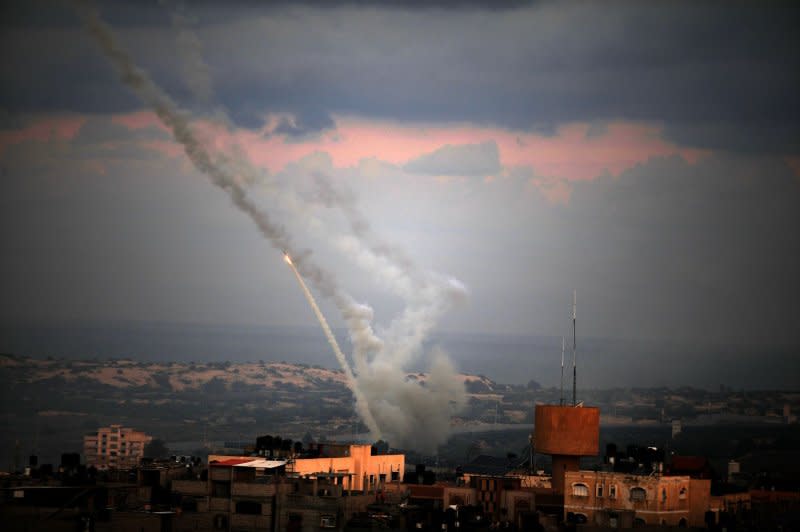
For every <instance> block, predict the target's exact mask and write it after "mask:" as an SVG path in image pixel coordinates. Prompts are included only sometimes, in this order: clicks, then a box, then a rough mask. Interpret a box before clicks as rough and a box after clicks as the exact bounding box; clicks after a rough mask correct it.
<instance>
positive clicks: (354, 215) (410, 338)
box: [75, 2, 466, 452]
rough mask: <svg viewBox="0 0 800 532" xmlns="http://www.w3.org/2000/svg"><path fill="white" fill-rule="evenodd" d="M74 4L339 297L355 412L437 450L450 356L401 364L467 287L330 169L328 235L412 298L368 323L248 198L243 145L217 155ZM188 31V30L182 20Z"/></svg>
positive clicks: (233, 189) (135, 80) (455, 385)
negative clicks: (344, 229) (413, 370)
mask: <svg viewBox="0 0 800 532" xmlns="http://www.w3.org/2000/svg"><path fill="white" fill-rule="evenodd" d="M75 5H76V6H77V7H78V11H79V13H80V14H81V16H82V18H83V20H84V23H85V25H86V27H87V29H88V31H89V33H90V34H91V35H92V37H93V38H94V39H95V40H96V41H97V42H98V44H99V45H100V46H101V48H102V50H103V52H104V53H105V54H106V56H107V57H108V58H109V60H110V61H111V62H112V63H113V65H114V66H115V67H116V68H117V70H118V71H119V73H120V75H121V79H122V81H123V82H124V83H125V84H126V85H128V86H129V87H131V88H132V89H133V90H134V91H135V92H136V94H137V95H138V96H139V97H140V98H141V99H142V100H143V102H144V103H145V104H146V105H148V106H149V107H150V108H152V109H153V111H154V112H155V113H156V115H157V116H158V118H159V119H160V120H161V121H162V123H163V124H164V125H165V126H166V127H168V128H169V129H170V131H172V134H173V137H174V138H175V140H176V141H177V142H178V143H180V144H181V145H182V146H183V148H184V151H185V153H186V155H187V157H188V158H189V159H190V161H191V162H192V163H193V165H194V166H195V167H196V168H197V169H198V170H199V171H201V172H202V173H203V174H205V175H206V176H208V177H209V179H210V180H211V182H212V183H213V184H214V185H216V186H217V187H219V188H221V189H223V190H224V191H225V192H226V193H227V194H228V196H229V197H230V199H231V201H232V202H233V204H234V205H235V206H236V207H237V208H238V209H239V210H240V211H242V212H243V213H245V214H246V215H247V216H248V217H249V218H250V219H251V220H252V221H253V222H254V223H255V224H256V226H257V227H258V229H259V231H260V232H261V234H262V235H263V236H264V237H265V238H266V239H267V240H268V241H269V242H270V243H271V244H272V245H273V246H274V247H275V248H277V249H281V250H285V251H288V252H289V254H290V255H291V257H292V259H293V264H292V266H293V269H294V271H295V273H296V275H297V276H298V280H300V282H301V285H304V283H303V282H302V281H303V279H307V280H308V281H309V282H310V283H311V284H312V285H313V286H314V288H315V289H316V290H317V291H319V292H320V293H321V294H322V295H323V296H325V297H326V298H328V299H330V300H331V301H333V302H334V304H335V305H336V307H337V309H338V310H339V312H340V313H341V316H342V318H343V319H344V321H345V323H346V324H347V328H348V331H349V335H350V340H351V342H352V344H353V348H354V353H353V359H354V362H355V365H356V374H354V373H353V372H352V370H351V368H350V366H349V364H348V362H347V360H346V358H345V357H344V355H343V354H341V350H338V345H336V347H334V351H335V353H336V354H337V359H338V361H339V363H340V366H341V367H342V370H343V371H344V372H345V375H346V376H347V379H348V386H349V387H350V389H351V391H352V392H353V395H354V397H355V399H356V410H357V413H358V415H359V416H360V417H361V419H362V420H363V421H364V422H365V424H366V425H367V427H368V429H369V430H370V432H371V433H372V434H373V435H376V434H381V435H383V436H384V437H386V438H388V439H389V440H390V441H391V442H392V443H394V444H395V445H398V446H408V447H413V448H416V449H419V450H421V451H423V452H433V451H435V449H436V447H437V446H438V445H439V444H441V443H443V442H444V441H446V439H447V437H448V434H449V420H450V416H451V415H452V413H453V412H455V411H457V410H458V409H459V408H461V407H462V406H463V404H464V397H465V394H464V386H463V383H462V382H461V381H459V380H458V379H457V376H456V372H455V370H454V368H453V366H452V364H451V363H450V362H449V361H448V360H447V358H446V356H445V355H444V353H442V352H435V353H433V362H432V364H431V367H430V371H429V374H428V376H427V377H426V378H425V379H424V381H423V382H418V381H417V380H414V379H409V378H408V376H407V372H406V369H405V368H406V367H407V366H408V364H409V363H410V362H412V361H413V360H414V359H415V358H416V357H418V356H419V355H420V354H421V351H422V344H423V341H424V340H425V338H426V337H427V335H428V334H429V332H430V330H431V329H432V327H433V326H434V325H435V323H436V322H437V321H438V319H439V318H440V317H441V315H442V314H443V313H445V312H446V311H447V310H449V309H450V308H452V307H453V305H455V304H457V303H458V302H459V301H461V300H463V299H464V297H465V294H466V290H465V289H464V287H463V285H461V284H460V283H459V282H457V281H455V280H451V279H448V278H446V277H443V276H441V275H438V274H435V273H432V272H428V271H426V270H423V269H421V268H419V267H418V266H417V265H416V264H415V263H414V262H413V261H412V260H410V258H409V257H408V256H407V255H406V254H405V253H403V252H402V250H400V249H398V248H396V247H393V246H391V245H389V244H387V243H385V242H384V241H382V240H381V239H380V238H379V237H377V235H375V234H374V232H373V231H372V229H371V227H370V225H369V223H368V222H367V220H366V219H365V218H364V217H363V216H362V215H361V213H360V212H359V211H358V209H357V204H356V201H355V196H354V195H353V194H350V193H347V191H345V190H343V189H342V188H341V187H336V186H334V185H333V183H332V181H331V180H330V179H328V178H327V177H326V176H324V175H318V176H316V179H315V182H316V185H315V194H314V196H315V197H314V198H310V199H308V198H307V199H306V201H311V203H315V202H318V203H322V204H323V205H325V206H327V207H330V208H335V209H337V210H338V211H339V212H341V213H342V215H343V216H344V218H345V220H346V221H347V224H348V226H349V229H350V234H349V235H331V236H332V237H335V238H332V240H335V241H337V242H339V243H340V245H339V249H340V250H341V251H343V252H344V253H345V254H346V256H348V257H350V258H351V259H353V260H355V261H356V263H357V264H358V265H359V266H360V267H361V268H363V269H365V270H366V271H367V272H369V273H370V274H371V275H374V276H375V277H376V278H378V279H380V280H382V281H383V284H384V285H385V286H387V287H388V288H389V289H391V290H392V291H393V292H394V293H395V294H397V295H399V296H400V297H401V298H403V300H404V301H405V303H406V307H405V309H404V311H403V312H402V313H401V315H400V316H398V317H397V318H396V319H394V320H392V322H391V323H390V324H389V325H388V326H387V327H386V328H385V329H384V330H382V331H381V335H380V336H379V335H378V334H376V332H375V330H374V329H373V326H372V320H373V310H372V309H371V308H370V307H369V306H368V305H365V304H360V303H358V302H357V301H355V300H354V299H353V298H352V297H351V296H350V295H349V294H347V293H346V292H345V291H344V290H342V289H341V287H340V286H339V285H338V283H337V282H336V279H335V277H334V276H333V275H332V274H331V273H329V272H328V271H326V270H325V269H323V268H321V267H320V266H319V265H317V264H315V263H314V261H313V260H312V258H311V255H310V253H302V252H297V251H296V250H294V249H293V247H292V242H291V238H290V235H289V233H288V231H287V229H286V228H285V227H284V225H282V224H280V223H277V222H275V221H274V220H273V219H272V218H271V217H270V215H269V214H268V213H267V212H265V211H263V209H261V208H260V207H259V206H258V205H257V204H256V203H255V202H254V201H253V200H252V199H251V198H250V197H249V196H248V191H247V186H248V185H249V184H252V183H254V182H256V181H257V179H258V176H259V171H258V169H256V168H253V167H252V165H251V164H250V163H249V161H247V160H246V158H245V157H244V156H243V154H241V153H223V154H218V153H215V151H214V150H213V149H212V148H211V147H210V146H208V145H206V144H205V143H204V142H202V140H201V139H200V137H199V136H198V135H197V134H195V133H194V132H193V130H192V127H191V120H190V116H189V115H188V113H186V112H184V111H182V110H180V109H179V107H178V106H177V105H176V104H175V103H174V102H173V100H172V99H171V98H170V97H169V96H168V95H167V94H166V93H165V92H164V91H163V90H161V89H160V88H159V87H158V86H157V85H156V84H155V83H154V82H153V80H152V79H151V78H150V77H149V76H148V75H147V74H146V73H145V72H144V71H143V70H142V69H141V68H139V67H138V66H137V65H136V64H135V62H134V61H133V59H132V58H131V56H130V55H129V54H128V53H127V52H126V51H125V50H124V49H123V48H121V47H120V46H119V45H118V43H117V40H116V39H115V36H114V33H113V31H112V30H111V28H110V27H109V26H108V25H106V24H105V23H104V22H103V21H102V20H101V19H100V17H99V15H98V13H97V12H96V11H95V10H94V9H93V8H92V7H91V6H89V5H87V4H85V3H82V2H75ZM182 31H188V30H186V29H185V28H184V29H183V30H182ZM204 68H205V67H204ZM193 79H195V80H196V79H201V81H202V84H203V86H202V87H199V88H198V89H197V91H196V92H195V94H205V89H206V88H208V87H209V86H210V85H209V84H207V83H206V79H205V78H204V77H203V76H200V77H199V78H198V77H194V78H193V77H192V76H186V77H185V80H186V81H188V82H189V83H191V82H192V80H193ZM225 118H226V121H227V117H225ZM228 123H230V122H228ZM232 169H233V171H232ZM301 276H302V278H301ZM306 290H307V289H306ZM307 294H308V295H310V292H307ZM309 303H310V304H311V306H312V308H315V313H317V312H318V310H319V308H318V307H317V306H316V304H315V302H313V296H312V297H311V298H310V300H309ZM317 316H318V318H320V323H321V324H322V326H323V330H325V324H327V321H326V320H325V319H324V316H322V314H321V312H319V313H318V314H317ZM329 331H330V328H329V327H328V329H327V331H326V336H327V337H328V339H329V340H330V337H331V336H332V334H330V335H329V334H328V332H329ZM381 336H382V337H381ZM334 345H335V339H334V343H332V346H334ZM337 350H338V352H337ZM339 355H341V356H339ZM373 419H374V421H372V420H373Z"/></svg>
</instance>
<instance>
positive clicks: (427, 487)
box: [0, 355, 800, 531]
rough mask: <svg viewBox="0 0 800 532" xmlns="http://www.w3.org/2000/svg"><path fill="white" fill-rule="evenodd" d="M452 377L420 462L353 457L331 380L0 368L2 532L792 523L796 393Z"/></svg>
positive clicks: (178, 368)
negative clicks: (456, 391) (447, 410)
mask: <svg viewBox="0 0 800 532" xmlns="http://www.w3.org/2000/svg"><path fill="white" fill-rule="evenodd" d="M427 377H428V376H427V375H426V374H425V373H409V374H408V376H407V378H408V379H409V380H416V381H418V382H424V381H425V380H426V379H427ZM459 378H460V379H462V380H463V383H464V387H465V389H466V392H467V396H468V401H467V404H466V406H465V407H464V408H463V409H461V410H460V411H459V412H456V413H454V415H453V416H452V420H451V430H452V436H451V438H450V440H449V441H448V442H447V443H446V444H445V445H442V446H441V447H440V448H439V450H438V453H436V454H434V455H429V454H421V453H419V452H418V451H417V450H415V449H413V448H411V449H397V448H394V447H392V442H391V441H388V442H387V441H382V440H381V441H378V442H374V441H368V436H367V434H366V429H365V427H364V426H363V425H362V424H361V423H360V422H359V421H358V419H357V418H356V416H355V412H354V409H353V399H352V396H351V394H350V391H349V390H348V388H347V387H346V383H345V379H344V375H343V374H342V373H341V372H340V371H337V370H331V369H326V368H322V367H320V366H311V365H304V364H297V363H288V362H278V363H274V362H273V363H266V362H249V363H231V362H217V363H148V362H134V361H131V360H82V361H78V360H58V359H33V358H27V357H18V356H13V355H2V356H0V379H1V380H2V382H3V383H4V387H3V390H2V394H3V401H2V408H3V411H2V416H3V420H4V423H5V426H6V427H8V428H9V430H7V431H6V432H5V433H4V434H3V442H2V460H3V461H2V464H0V466H1V467H0V469H2V470H3V471H4V472H3V477H2V478H3V506H2V508H3V514H4V516H3V519H4V522H6V523H12V528H10V529H11V530H32V529H53V530H55V529H64V530H73V529H75V528H74V527H75V526H78V525H76V523H79V524H80V523H83V524H82V525H80V526H84V527H90V528H86V529H87V530H88V529H92V530H122V529H131V530H174V531H178V530H242V531H244V530H318V529H320V528H330V529H338V530H370V529H376V530H377V529H395V530H405V529H428V530H445V529H450V530H453V529H456V528H458V529H463V530H484V529H493V528H507V529H518V530H556V529H560V528H563V527H564V526H573V527H575V526H578V527H584V528H586V527H601V528H604V527H611V528H629V527H634V526H650V525H654V526H675V527H684V526H685V527H696V528H709V527H711V528H717V529H723V528H727V529H729V530H730V529H734V528H735V526H741V527H746V526H749V527H756V529H775V530H777V529H778V528H777V527H784V528H783V529H787V528H786V527H787V526H789V525H791V524H795V525H796V524H797V521H796V518H793V517H791V516H792V515H794V512H796V511H798V510H800V484H798V483H797V480H796V479H797V478H800V476H798V473H800V471H796V470H797V469H800V450H799V449H800V424H798V423H797V415H796V413H797V412H798V411H800V392H796V391H742V390H734V389H729V388H726V387H724V386H721V387H720V388H719V389H717V390H713V391H710V390H700V389H695V388H688V387H686V388H677V389H669V388H649V389H645V388H632V389H631V388H625V389H623V388H619V389H610V390H579V393H578V394H577V397H578V399H579V401H577V402H576V404H574V405H573V404H572V402H571V396H570V394H571V390H568V391H564V390H562V389H557V388H552V387H551V388H544V387H542V386H540V385H539V384H538V383H537V382H535V381H533V380H531V381H530V382H528V383H527V384H524V385H520V384H517V385H508V384H501V383H497V382H494V381H492V380H491V379H489V378H487V377H485V376H482V375H465V374H462V375H460V377H459ZM568 392H569V393H568ZM45 486H47V487H50V488H53V489H50V490H47V491H42V490H41V488H43V487H45ZM55 488H59V489H55ZM792 519H795V520H792ZM71 527H72V528H71ZM770 527H772V528H770ZM83 529H84V528H81V530H83Z"/></svg>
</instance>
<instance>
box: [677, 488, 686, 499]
mask: <svg viewBox="0 0 800 532" xmlns="http://www.w3.org/2000/svg"><path fill="white" fill-rule="evenodd" d="M678 498H679V499H685V498H686V488H681V491H679V492H678Z"/></svg>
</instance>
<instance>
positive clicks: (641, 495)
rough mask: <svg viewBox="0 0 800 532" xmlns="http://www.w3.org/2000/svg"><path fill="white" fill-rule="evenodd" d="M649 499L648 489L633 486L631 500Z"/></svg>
mask: <svg viewBox="0 0 800 532" xmlns="http://www.w3.org/2000/svg"><path fill="white" fill-rule="evenodd" d="M646 499H647V491H645V489H644V488H638V487H637V488H631V500H632V501H634V502H641V501H644V500H646Z"/></svg>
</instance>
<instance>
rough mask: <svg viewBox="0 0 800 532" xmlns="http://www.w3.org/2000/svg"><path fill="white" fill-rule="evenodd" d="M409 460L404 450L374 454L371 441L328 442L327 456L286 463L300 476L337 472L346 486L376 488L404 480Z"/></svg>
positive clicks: (220, 458) (216, 458)
mask: <svg viewBox="0 0 800 532" xmlns="http://www.w3.org/2000/svg"><path fill="white" fill-rule="evenodd" d="M234 458H237V457H232V456H216V455H211V456H209V457H208V460H209V464H212V463H213V462H214V461H220V462H224V461H230V460H231V459H234ZM239 458H243V457H239ZM248 459H249V460H252V457H249V458H248ZM405 460H406V457H405V455H403V454H372V446H371V445H368V444H336V443H326V444H325V446H324V453H323V456H319V457H316V458H301V457H298V458H293V459H290V460H288V461H287V463H286V466H285V467H286V473H287V474H295V475H299V476H307V475H316V474H333V475H335V476H336V477H337V479H338V480H337V484H339V485H341V486H342V487H343V488H344V489H345V490H352V491H375V490H380V489H382V487H383V486H385V485H387V484H390V483H394V484H397V483H399V482H401V481H402V480H403V473H404V471H405V466H406V462H405Z"/></svg>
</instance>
